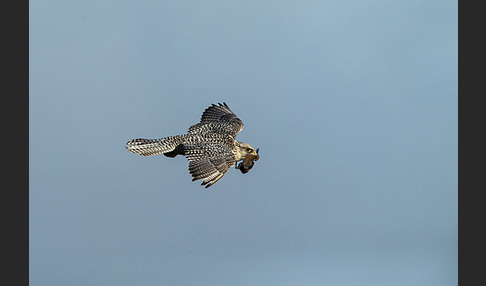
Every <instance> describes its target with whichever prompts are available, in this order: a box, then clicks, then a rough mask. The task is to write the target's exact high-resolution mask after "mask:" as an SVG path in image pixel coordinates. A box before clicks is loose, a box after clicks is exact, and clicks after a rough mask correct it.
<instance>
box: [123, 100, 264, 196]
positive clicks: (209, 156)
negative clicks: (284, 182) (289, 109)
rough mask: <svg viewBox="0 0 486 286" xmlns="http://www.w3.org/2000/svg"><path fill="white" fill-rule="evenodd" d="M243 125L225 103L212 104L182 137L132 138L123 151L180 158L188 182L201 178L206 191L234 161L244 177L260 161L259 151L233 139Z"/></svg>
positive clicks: (233, 164)
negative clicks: (186, 164)
mask: <svg viewBox="0 0 486 286" xmlns="http://www.w3.org/2000/svg"><path fill="white" fill-rule="evenodd" d="M243 126H244V124H243V122H242V121H241V120H240V119H239V118H238V116H236V114H234V113H233V111H231V109H230V108H229V107H228V105H227V104H226V103H224V102H223V104H221V103H218V105H215V104H212V105H211V106H209V107H208V108H206V110H204V112H203V114H202V116H201V121H200V122H199V123H197V124H194V125H192V126H190V127H189V130H188V131H187V133H186V134H183V135H175V136H169V137H165V138H160V139H143V138H138V139H132V140H130V141H128V142H127V144H126V145H127V146H126V148H127V149H128V151H130V152H132V153H136V154H140V155H141V156H152V155H158V154H164V155H165V156H167V157H171V158H174V157H175V156H177V155H183V156H185V157H186V158H187V160H188V161H189V173H190V174H191V175H192V180H193V181H196V180H199V179H202V183H201V185H202V186H205V187H206V188H208V187H210V186H212V185H214V184H215V183H216V182H218V181H219V180H220V179H221V178H222V177H223V176H224V175H225V174H226V172H228V170H229V168H231V167H233V166H235V165H236V164H237V163H238V162H240V163H239V164H238V165H236V169H239V170H240V171H241V172H242V173H243V174H246V173H248V171H250V169H251V168H253V165H254V163H255V161H257V160H258V159H259V158H260V155H259V153H258V151H259V149H255V148H253V147H252V146H250V145H249V144H247V143H244V142H240V141H237V140H236V136H237V135H238V133H240V131H241V130H242V129H243Z"/></svg>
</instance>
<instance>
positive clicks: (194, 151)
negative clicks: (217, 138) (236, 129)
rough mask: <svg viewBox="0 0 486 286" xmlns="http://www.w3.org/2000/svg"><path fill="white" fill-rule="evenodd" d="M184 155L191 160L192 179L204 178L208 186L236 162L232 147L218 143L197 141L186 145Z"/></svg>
mask: <svg viewBox="0 0 486 286" xmlns="http://www.w3.org/2000/svg"><path fill="white" fill-rule="evenodd" d="M184 155H185V156H186V158H187V160H188V161H189V173H190V174H191V175H192V177H193V178H192V180H193V181H196V180H199V179H202V180H203V181H202V183H201V185H202V186H204V185H206V188H208V187H210V186H212V185H213V184H215V183H216V182H217V181H219V180H220V179H221V178H222V177H223V176H224V175H225V174H226V172H228V170H229V168H230V167H231V166H233V165H234V164H235V157H234V154H233V152H232V151H231V148H229V147H228V146H227V145H224V144H218V143H195V144H185V145H184Z"/></svg>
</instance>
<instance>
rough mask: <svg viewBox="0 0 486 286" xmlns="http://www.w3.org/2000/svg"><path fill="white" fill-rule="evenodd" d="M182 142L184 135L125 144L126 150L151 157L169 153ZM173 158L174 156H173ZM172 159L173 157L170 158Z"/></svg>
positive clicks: (139, 140)
mask: <svg viewBox="0 0 486 286" xmlns="http://www.w3.org/2000/svg"><path fill="white" fill-rule="evenodd" d="M183 141H184V135H176V136H170V137H165V138H161V139H143V138H138V139H132V140H130V141H128V142H127V147H126V148H127V150H128V151H130V152H132V153H135V154H140V156H152V155H157V154H163V153H169V154H170V152H172V151H174V149H175V148H176V147H177V146H178V145H179V144H181V143H182V142H183ZM174 156H175V155H174ZM171 157H173V156H171Z"/></svg>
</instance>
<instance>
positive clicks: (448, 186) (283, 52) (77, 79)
mask: <svg viewBox="0 0 486 286" xmlns="http://www.w3.org/2000/svg"><path fill="white" fill-rule="evenodd" d="M29 5H30V7H29V9H30V23H29V29H30V36H29V39H30V43H29V47H30V57H29V59H30V73H29V89H30V113H29V115H30V146H29V155H30V166H29V168H30V181H29V183H30V202H29V204H30V208H29V211H30V213H29V215H30V265H29V271H30V284H31V285H33V286H37V285H49V286H52V285H63V286H64V285H70V286H77V285H100V286H101V285H102V286H106V285H117V286H120V285H198V286H201V285H211V286H214V285H237V286H239V285H251V286H258V285H283V286H285V285H374V286H376V285H387V286H389V285H414V286H420V285H440V286H444V285H457V226H458V225H457V182H458V179H457V154H458V153H457V146H458V143H457V140H458V135H457V122H458V119H457V85H458V84H457V51H458V48H457V45H458V40H457V36H458V31H457V26H458V24H457V1H435V0H425V1H424V0H420V1H418V0H415V1H413V0H412V1H410V0H407V1H405V0H397V1H378V0H376V1H358V0H350V1H248V0H247V1H181V0H179V1H160V0H159V1H155V0H153V1H152V0H151V1H145V0H142V1H112V0H105V1H91V0H88V1H87V0H79V1H59V0H57V1H53V0H45V1H30V3H29ZM223 101H224V102H226V103H227V104H228V105H229V106H230V107H231V109H232V110H233V111H234V112H235V113H236V114H237V115H238V116H239V117H240V118H241V119H242V120H243V122H244V123H245V128H244V129H243V131H242V132H241V133H240V134H239V136H238V139H239V140H241V141H245V142H248V143H250V144H252V145H253V146H255V147H259V148H260V154H261V158H260V160H259V161H258V162H257V163H256V164H255V167H254V168H253V169H252V170H251V171H250V172H249V173H248V174H245V175H243V174H241V173H240V172H239V171H238V170H234V169H231V170H230V171H229V172H228V173H227V174H226V176H225V177H224V178H223V179H222V180H221V181H219V182H218V183H217V184H215V185H214V186H212V187H211V188H209V189H204V188H202V187H200V186H199V184H200V183H198V182H191V176H190V174H189V173H188V171H187V161H186V160H185V159H184V158H182V157H177V158H175V159H170V158H166V157H164V156H154V157H140V156H137V155H134V154H131V153H129V152H127V151H126V150H125V149H124V148H125V147H124V146H125V145H124V144H125V143H126V141H128V140H130V139H132V138H138V137H145V138H160V137H165V136H169V135H175V134H181V133H184V132H186V130H187V128H188V127H189V126H190V125H191V124H194V123H196V122H198V121H199V118H200V116H201V114H202V112H203V111H204V109H205V108H206V107H208V106H209V105H210V104H212V103H217V102H223Z"/></svg>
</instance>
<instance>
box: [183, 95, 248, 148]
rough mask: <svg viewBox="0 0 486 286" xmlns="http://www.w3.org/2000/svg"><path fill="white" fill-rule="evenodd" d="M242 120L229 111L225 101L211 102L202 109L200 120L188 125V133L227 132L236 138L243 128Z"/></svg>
mask: <svg viewBox="0 0 486 286" xmlns="http://www.w3.org/2000/svg"><path fill="white" fill-rule="evenodd" d="M243 126H244V124H243V121H241V119H239V118H238V116H236V114H234V113H233V111H231V109H230V108H229V107H228V105H227V104H226V103H224V102H223V104H221V103H218V105H216V104H212V105H211V106H210V107H208V108H206V110H204V112H203V114H202V116H201V121H200V122H199V123H197V124H194V125H192V126H191V127H189V130H188V132H187V133H188V134H198V135H204V134H207V133H217V134H227V135H230V136H231V137H233V139H234V138H236V135H238V133H240V131H241V130H242V129H243Z"/></svg>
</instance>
